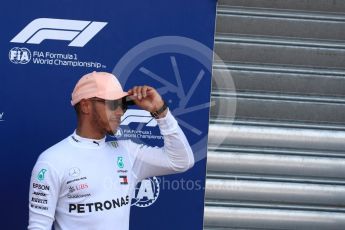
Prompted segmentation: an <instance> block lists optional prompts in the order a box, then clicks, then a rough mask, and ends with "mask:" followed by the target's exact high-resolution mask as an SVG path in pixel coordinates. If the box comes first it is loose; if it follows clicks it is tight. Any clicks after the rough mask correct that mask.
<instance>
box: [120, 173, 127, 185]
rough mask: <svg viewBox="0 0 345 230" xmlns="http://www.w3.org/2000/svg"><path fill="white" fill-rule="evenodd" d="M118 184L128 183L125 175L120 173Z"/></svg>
mask: <svg viewBox="0 0 345 230" xmlns="http://www.w3.org/2000/svg"><path fill="white" fill-rule="evenodd" d="M119 177H120V184H128V180H127V176H125V175H120V176H119Z"/></svg>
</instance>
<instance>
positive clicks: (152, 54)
mask: <svg viewBox="0 0 345 230" xmlns="http://www.w3.org/2000/svg"><path fill="white" fill-rule="evenodd" d="M215 12H216V1H215V0H203V1H200V0H189V1H185V0H174V1H156V0H148V1H139V0H137V1H133V0H128V1H106V0H98V1H85V0H84V1H80V0H77V1H66V0H52V1H24V0H18V1H5V2H3V3H2V7H1V9H0V13H1V14H0V15H1V28H2V33H1V36H0V50H1V64H0V65H1V70H2V73H1V75H0V156H1V167H0V170H1V175H2V180H3V182H2V186H1V188H2V189H1V205H2V207H3V208H2V218H1V219H2V221H1V223H0V228H1V229H25V228H26V226H27V220H28V192H29V186H30V184H29V180H30V176H31V170H32V167H33V165H34V163H35V161H36V159H37V157H38V155H39V154H40V153H41V152H42V151H44V150H45V149H46V148H48V147H50V146H52V145H53V144H55V143H57V142H58V141H60V140H62V139H64V138H65V137H66V136H68V135H70V134H71V133H72V132H73V131H74V129H75V127H76V117H75V112H74V110H73V108H72V107H71V106H70V99H71V92H72V90H73V87H74V85H75V83H76V82H77V80H78V79H79V78H80V77H81V76H82V75H84V74H86V73H88V72H91V71H106V72H113V73H114V74H115V75H117V76H118V77H119V79H120V81H121V83H122V85H123V87H124V89H125V90H127V89H129V88H130V87H132V86H134V85H141V84H146V85H151V86H154V87H155V88H157V89H158V90H159V92H160V93H161V94H162V95H163V97H164V99H165V100H166V101H167V103H168V105H169V108H170V110H171V111H172V112H173V114H174V115H175V117H176V118H177V120H178V121H179V124H180V126H181V128H182V129H183V131H184V132H185V134H186V136H187V138H188V140H189V142H190V144H191V146H192V148H193V152H194V156H195V159H196V164H195V166H194V167H193V168H192V169H191V170H190V171H188V172H186V173H182V174H176V175H170V176H164V177H153V178H148V179H147V180H144V181H142V182H141V183H139V184H138V186H137V189H136V191H135V195H134V198H133V200H132V209H131V219H130V222H131V229H133V230H139V229H141V230H142V229H164V230H170V229H171V230H176V229H179V230H183V229H186V230H187V229H188V230H194V229H202V226H203V209H204V186H205V174H206V152H207V133H208V120H209V101H210V89H211V72H212V58H213V52H212V50H213V45H214V29H215V28H214V24H215ZM122 138H130V139H132V140H133V141H136V142H141V143H145V144H147V145H152V146H161V145H162V144H163V140H162V137H161V135H160V133H159V130H158V127H157V123H156V122H155V120H154V119H152V117H151V116H150V115H149V114H148V113H146V112H144V111H141V110H139V109H137V108H135V107H134V108H131V109H130V110H128V111H127V112H126V114H125V115H124V116H123V118H122V124H121V127H120V129H119V130H118V132H117V133H116V135H115V136H114V137H109V140H111V139H122ZM114 229H116V227H115V228H114Z"/></svg>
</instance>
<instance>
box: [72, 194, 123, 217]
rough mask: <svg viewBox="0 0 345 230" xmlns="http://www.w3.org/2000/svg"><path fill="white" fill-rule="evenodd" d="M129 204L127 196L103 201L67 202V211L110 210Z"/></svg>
mask: <svg viewBox="0 0 345 230" xmlns="http://www.w3.org/2000/svg"><path fill="white" fill-rule="evenodd" d="M127 204H129V196H126V197H121V198H117V199H116V200H115V199H113V200H111V201H109V200H106V201H104V202H95V203H86V204H69V212H70V213H72V212H75V213H85V212H98V211H105V210H110V209H112V208H120V207H122V206H124V205H127Z"/></svg>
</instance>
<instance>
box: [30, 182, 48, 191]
mask: <svg viewBox="0 0 345 230" xmlns="http://www.w3.org/2000/svg"><path fill="white" fill-rule="evenodd" d="M32 187H33V188H37V189H40V190H48V191H49V189H50V187H49V185H43V184H36V183H33V184H32Z"/></svg>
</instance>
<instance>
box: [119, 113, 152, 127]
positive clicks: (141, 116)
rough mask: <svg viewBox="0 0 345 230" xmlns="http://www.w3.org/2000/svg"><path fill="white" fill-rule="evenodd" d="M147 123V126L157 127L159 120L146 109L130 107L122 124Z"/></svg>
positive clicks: (123, 117)
mask: <svg viewBox="0 0 345 230" xmlns="http://www.w3.org/2000/svg"><path fill="white" fill-rule="evenodd" d="M131 123H145V124H146V126H147V127H156V126H157V121H156V120H155V119H154V118H153V117H152V116H151V114H150V113H149V112H147V111H145V110H139V109H128V110H127V111H126V113H125V114H124V115H123V116H122V118H121V125H129V124H131Z"/></svg>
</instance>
